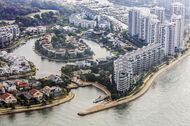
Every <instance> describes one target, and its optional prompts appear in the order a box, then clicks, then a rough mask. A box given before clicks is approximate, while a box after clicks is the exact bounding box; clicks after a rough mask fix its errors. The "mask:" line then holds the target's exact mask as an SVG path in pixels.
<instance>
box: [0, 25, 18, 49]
mask: <svg viewBox="0 0 190 126" xmlns="http://www.w3.org/2000/svg"><path fill="white" fill-rule="evenodd" d="M19 35H20V29H19V27H18V25H8V26H4V27H0V48H1V49H2V48H6V47H9V46H10V45H11V44H13V43H14V40H15V39H17V38H18V37H19Z"/></svg>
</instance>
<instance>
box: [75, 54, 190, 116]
mask: <svg viewBox="0 0 190 126" xmlns="http://www.w3.org/2000/svg"><path fill="white" fill-rule="evenodd" d="M189 55H190V51H187V52H186V53H185V54H183V55H182V56H180V57H179V58H177V59H176V60H174V61H173V62H171V63H170V64H169V65H166V64H165V65H163V66H161V67H160V68H159V70H158V71H157V72H156V73H154V74H151V75H149V76H148V77H147V78H146V79H145V80H144V84H143V85H142V86H141V87H140V91H139V92H137V93H136V94H134V95H130V96H126V97H123V98H120V99H118V100H115V101H108V102H103V103H100V104H98V105H95V106H92V107H90V108H88V109H86V110H84V111H83V112H79V113H78V115H79V116H85V115H89V114H93V113H96V112H100V111H103V110H107V109H110V108H113V107H116V106H118V105H121V104H126V103H129V102H131V101H134V100H136V99H137V98H139V97H141V96H142V95H144V94H145V93H146V92H147V91H148V89H149V88H150V87H151V86H152V85H153V82H154V81H155V80H156V79H157V77H159V76H160V75H162V74H163V73H164V72H166V71H167V70H168V69H171V68H172V67H173V66H175V65H176V64H177V63H179V62H181V61H182V60H184V59H185V58H186V57H188V56H189Z"/></svg>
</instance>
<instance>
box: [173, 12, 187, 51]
mask: <svg viewBox="0 0 190 126" xmlns="http://www.w3.org/2000/svg"><path fill="white" fill-rule="evenodd" d="M171 22H174V23H175V39H174V45H175V48H176V49H177V50H183V48H184V41H183V36H184V19H183V17H182V16H181V15H172V17H171Z"/></svg>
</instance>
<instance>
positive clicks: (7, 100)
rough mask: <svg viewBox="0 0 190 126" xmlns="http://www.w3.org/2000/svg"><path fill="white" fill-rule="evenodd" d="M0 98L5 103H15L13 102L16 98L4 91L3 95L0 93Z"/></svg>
mask: <svg viewBox="0 0 190 126" xmlns="http://www.w3.org/2000/svg"><path fill="white" fill-rule="evenodd" d="M0 99H1V100H2V101H3V102H4V103H5V104H15V103H17V99H16V98H15V97H14V96H13V95H12V94H10V93H4V94H3V95H0Z"/></svg>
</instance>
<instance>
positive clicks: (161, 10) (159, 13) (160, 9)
mask: <svg viewBox="0 0 190 126" xmlns="http://www.w3.org/2000/svg"><path fill="white" fill-rule="evenodd" d="M150 13H152V14H155V15H157V16H158V20H160V23H163V22H164V21H165V8H163V7H158V6H155V7H153V8H151V9H150Z"/></svg>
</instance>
